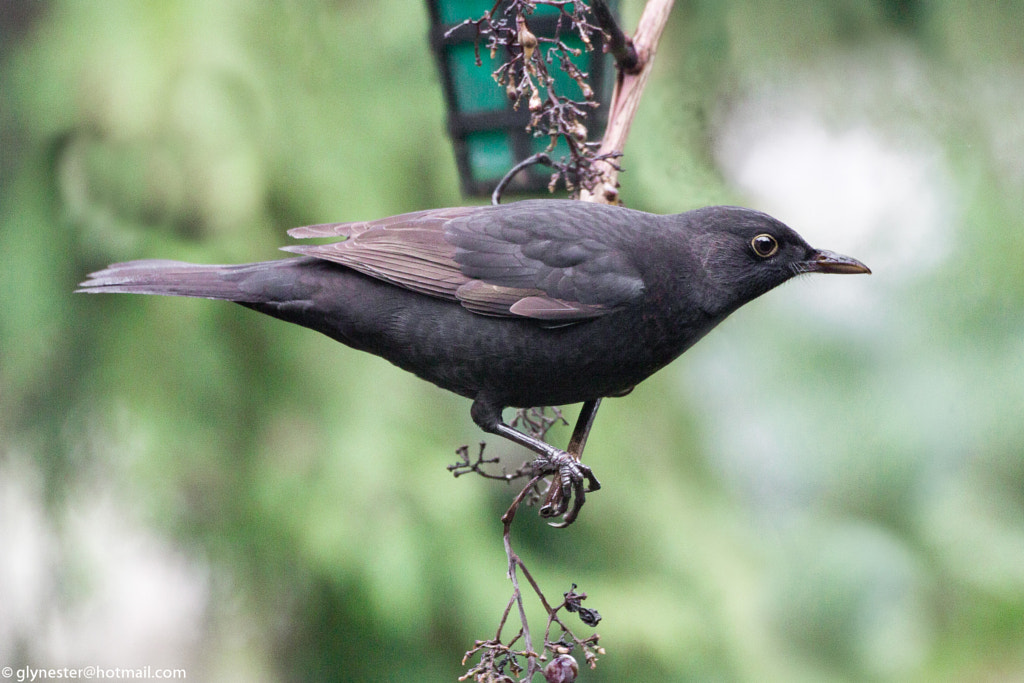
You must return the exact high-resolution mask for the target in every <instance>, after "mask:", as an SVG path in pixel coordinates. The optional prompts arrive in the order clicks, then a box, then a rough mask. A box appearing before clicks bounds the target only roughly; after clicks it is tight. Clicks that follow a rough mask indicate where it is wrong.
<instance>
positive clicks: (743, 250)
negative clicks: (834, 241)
mask: <svg viewBox="0 0 1024 683" xmlns="http://www.w3.org/2000/svg"><path fill="white" fill-rule="evenodd" d="M690 214H691V215H692V217H691V220H690V225H691V226H699V228H697V233H696V234H695V235H694V236H693V252H692V254H693V256H694V257H695V258H696V260H697V261H698V262H699V263H700V264H701V266H702V267H703V270H704V275H705V280H704V281H705V283H706V285H707V290H706V292H705V305H706V310H708V312H710V313H712V314H714V315H720V314H728V313H730V312H732V311H733V310H735V309H736V308H738V307H739V306H742V305H743V304H745V303H747V302H748V301H751V300H752V299H755V298H757V297H759V296H761V295H762V294H764V293H765V292H767V291H768V290H770V289H772V288H774V287H777V286H778V285H781V284H782V283H783V282H785V281H786V280H789V279H790V278H792V277H794V276H796V275H800V274H803V273H838V274H853V273H870V272H871V270H870V269H869V268H868V267H867V266H865V265H864V264H863V263H861V262H860V261H858V260H856V259H854V258H850V257H849V256H842V255H840V254H836V253H834V252H831V251H825V250H823V249H815V248H814V247H812V246H810V245H809V244H807V242H805V241H804V239H803V238H802V237H800V235H798V234H797V233H796V232H795V231H794V230H793V229H792V228H790V227H788V226H786V225H785V224H784V223H782V222H780V221H778V220H776V219H774V218H772V217H771V216H769V215H767V214H764V213H761V212H759V211H752V210H750V209H742V208H738V207H733V206H713V207H708V208H705V209H698V210H697V211H692V212H690Z"/></svg>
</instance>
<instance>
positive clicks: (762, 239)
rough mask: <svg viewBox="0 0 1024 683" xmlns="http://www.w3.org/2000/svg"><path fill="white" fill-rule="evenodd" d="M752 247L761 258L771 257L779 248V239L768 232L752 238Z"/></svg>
mask: <svg viewBox="0 0 1024 683" xmlns="http://www.w3.org/2000/svg"><path fill="white" fill-rule="evenodd" d="M750 248H751V249H753V250H754V253H755V254H757V255H758V256H760V257H761V258H769V257H771V256H774V255H775V252H777V251H778V250H779V241H778V240H776V239H775V238H774V237H772V236H771V235H769V234H768V233H766V232H762V233H761V234H760V235H758V236H757V237H755V238H754V239H752V240H750Z"/></svg>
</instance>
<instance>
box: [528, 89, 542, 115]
mask: <svg viewBox="0 0 1024 683" xmlns="http://www.w3.org/2000/svg"><path fill="white" fill-rule="evenodd" d="M542 106H544V105H543V103H542V102H541V101H540V91H538V90H537V89H536V88H534V90H533V92H531V93H530V111H540V108H541V107H542Z"/></svg>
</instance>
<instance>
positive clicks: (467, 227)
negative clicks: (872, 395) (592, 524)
mask: <svg viewBox="0 0 1024 683" xmlns="http://www.w3.org/2000/svg"><path fill="white" fill-rule="evenodd" d="M289 234H290V235H292V236H293V237H298V238H306V237H339V238H341V237H343V238H345V239H344V241H338V242H335V243H332V244H324V245H318V246H290V247H284V249H285V250H286V251H291V252H295V253H297V254H300V256H299V257H296V258H287V259H279V260H275V261H266V262H262V263H250V264H242V265H228V266H216V265H195V264H190V263H181V262H175V261H130V262H127V263H119V264H115V265H112V266H110V267H109V268H107V269H106V270H101V271H99V272H97V273H93V274H92V275H90V276H89V279H88V280H86V281H85V282H83V283H82V284H81V289H80V290H78V291H82V292H91V293H101V292H126V293H135V294H163V295H169V296H190V297H206V298H210V299H225V300H228V301H234V302H237V303H240V304H242V305H243V306H247V307H249V308H252V309H254V310H256V311H259V312H261V313H266V314H267V315H272V316H274V317H276V318H280V319H282V320H286V321H288V322H292V323H296V324H299V325H303V326H305V327H309V328H312V329H314V330H317V331H319V332H322V333H324V334H326V335H328V336H329V337H332V338H333V339H336V340H338V341H340V342H342V343H343V344H346V345H348V346H351V347H352V348H355V349H359V350H361V351H368V352H370V353H373V354H376V355H378V356H381V357H383V358H386V359H387V360H389V361H391V362H392V363H394V364H395V365H397V366H399V367H400V368H403V369H405V370H408V371H409V372H412V373H414V374H416V375H418V376H419V377H422V378H423V379H426V380H428V381H430V382H433V383H434V384H436V385H438V386H439V387H441V388H443V389H448V390H449V391H453V392H455V393H457V394H461V395H462V396H466V397H468V398H470V399H472V400H473V406H472V416H473V420H474V421H475V422H476V423H477V424H478V425H479V426H480V427H481V428H482V429H483V430H485V431H487V432H492V433H496V434H499V435H501V436H504V437H506V438H509V439H511V440H513V441H515V442H517V443H519V444H522V445H524V446H526V447H527V448H530V449H531V450H533V451H534V452H536V453H537V454H538V455H539V456H540V460H541V461H542V462H543V463H545V467H547V468H548V469H550V470H551V471H559V472H560V473H561V475H562V482H563V484H562V490H561V491H560V492H559V495H558V496H556V498H558V500H557V501H556V504H555V505H553V506H549V507H548V509H547V512H548V514H561V513H563V512H566V509H567V506H568V501H569V499H570V498H571V495H572V493H574V492H575V493H577V494H578V495H577V503H576V507H575V508H574V509H573V510H572V511H571V513H570V514H567V516H566V518H567V521H571V519H572V518H573V517H575V514H576V512H577V511H578V506H579V505H580V504H582V497H583V496H582V494H583V491H584V489H583V488H582V484H581V483H582V480H583V478H584V476H585V477H586V478H587V479H588V480H589V481H590V483H591V487H592V489H593V488H596V487H597V486H598V484H597V481H596V479H594V478H593V477H592V475H591V474H590V472H589V470H588V469H587V468H586V467H585V466H583V465H582V464H579V463H578V458H577V457H574V456H578V453H575V454H574V455H573V456H569V455H568V454H567V453H566V452H564V451H561V450H559V449H556V448H554V447H552V446H549V445H548V444H546V443H544V442H542V441H540V440H537V439H533V438H532V437H530V436H527V435H525V434H523V433H521V432H519V431H517V430H515V429H513V428H512V427H510V426H508V425H507V424H506V423H505V422H503V421H502V409H503V408H506V407H510V406H513V407H530V406H546V405H563V404H568V403H578V402H581V401H582V402H589V403H588V405H590V406H591V407H592V408H596V402H597V401H599V400H600V399H601V398H602V397H606V396H618V395H622V394H625V393H627V392H629V391H630V390H631V389H632V388H633V387H634V386H635V385H636V384H638V383H639V382H641V381H643V380H644V379H646V378H647V377H649V376H650V375H651V374H652V373H654V372H655V371H657V370H658V369H659V368H661V367H663V366H664V365H666V364H667V363H669V362H670V361H672V360H673V359H675V358H676V357H677V356H679V354H681V353H683V352H684V351H685V350H686V349H688V348H690V346H692V345H693V344H694V343H695V342H697V340H699V339H700V338H701V337H703V336H704V335H705V334H707V333H708V331H710V330H711V328H713V327H714V326H715V325H717V324H718V323H720V322H721V321H722V320H724V319H725V317H726V316H728V315H729V314H730V313H732V312H733V311H735V310H736V309H737V308H739V307H740V306H742V305H743V304H745V303H747V302H748V301H750V300H752V299H754V298H756V297H758V296H760V295H761V294H764V293H765V292H767V291H768V290H770V289H772V288H773V287H776V286H778V285H780V284H782V283H783V282H785V281H786V280H789V279H790V278H792V277H794V276H796V275H799V274H801V273H815V272H816V273H869V272H870V271H869V269H868V268H867V267H866V266H865V265H863V264H862V263H860V262H859V261H857V260H855V259H852V258H848V257H846V256H840V255H838V254H834V253H832V252H829V251H823V250H820V249H814V248H812V247H811V246H809V245H808V244H807V243H806V242H805V241H804V240H803V239H802V238H801V237H800V236H799V235H798V234H796V233H795V232H794V231H793V230H791V229H790V228H788V227H786V226H785V225H783V224H782V223H780V222H779V221H777V220H775V219H774V218H772V217H771V216H768V215H766V214H763V213H759V212H757V211H751V210H748V209H742V208H736V207H722V206H717V207H709V208H703V209H698V210H696V211H689V212H687V213H681V214H676V215H670V216H660V215H654V214H649V213H644V212H641V211H634V210H630V209H625V208H621V207H612V206H606V205H602V204H592V203H586V202H578V201H567V200H555V199H541V200H532V201H522V202H517V203H513V204H507V205H501V206H479V207H462V208H450V209H433V210H427V211H417V212H414V213H408V214H403V215H400V216H392V217H390V218H382V219H380V220H375V221H365V222H357V223H330V224H324V225H313V226H309V227H305V228H295V229H294V230H291V231H289ZM592 417H593V415H592V411H591V414H590V415H589V417H588V420H589V419H592ZM581 419H582V418H581ZM588 428H589V427H588ZM570 450H571V449H570ZM557 488H558V487H555V486H553V487H552V489H557ZM570 515H571V516H570Z"/></svg>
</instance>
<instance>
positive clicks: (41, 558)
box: [0, 0, 1024, 681]
mask: <svg viewBox="0 0 1024 683" xmlns="http://www.w3.org/2000/svg"><path fill="white" fill-rule="evenodd" d="M640 7H641V3H640V2H639V1H638V0H632V1H631V2H624V3H623V12H624V14H625V18H624V24H625V26H627V27H632V26H634V25H635V22H636V18H637V16H638V14H639V10H640ZM426 16H427V14H426V9H425V7H424V6H423V5H422V4H421V3H420V2H417V1H414V0H406V1H401V2H400V1H397V0H395V1H387V2H365V1H363V0H347V1H346V0H335V1H334V2H326V1H324V2H314V1H308V2H298V1H296V2H287V1H283V0H282V1H279V2H266V3H252V2H243V1H240V0H202V1H201V2H200V1H196V0H180V1H178V2H139V1H137V0H107V1H106V2H102V3H100V2H56V1H52V2H42V1H39V2H36V1H32V0H5V1H4V2H2V3H0V312H2V314H0V546H2V548H3V550H2V551H0V665H10V666H14V667H18V666H24V665H30V666H35V667H57V666H84V665H87V664H95V665H101V666H111V667H113V666H120V667H134V666H145V665H150V666H152V667H178V668H181V667H183V668H186V669H187V671H188V674H189V675H188V678H189V680H199V681H214V680H250V681H308V680H338V681H408V680H417V681H451V680H454V679H455V678H456V677H457V676H458V675H460V674H461V673H462V672H463V671H464V670H465V667H462V666H460V664H459V660H460V658H461V656H462V653H463V652H464V651H465V650H467V649H469V648H470V647H471V646H472V643H473V640H474V639H477V638H486V637H489V636H490V635H491V634H492V633H493V631H494V629H495V628H496V625H497V621H498V618H499V617H500V614H501V611H502V609H503V607H504V605H505V601H506V599H507V596H508V594H509V587H508V584H507V581H506V579H505V576H504V553H503V551H502V547H501V541H500V524H499V522H498V516H499V514H500V513H501V511H502V510H503V509H504V508H505V507H506V506H507V504H508V501H509V500H510V498H511V496H512V494H513V489H510V488H507V487H506V486H504V485H502V484H498V483H495V482H488V481H483V480H479V479H475V478H471V477H467V478H462V479H459V480H454V479H453V478H452V477H451V476H450V475H449V474H448V473H447V472H446V471H445V469H444V465H445V464H447V463H449V462H452V461H454V459H455V457H454V454H453V451H454V449H455V447H456V446H458V445H459V444H463V443H469V444H475V443H476V442H477V441H478V440H479V439H480V437H481V434H480V432H479V431H478V430H477V429H476V428H475V427H474V426H473V424H472V422H471V421H470V419H469V410H468V408H469V402H468V401H466V400H464V399H461V398H458V397H455V396H450V395H447V394H445V393H444V392H441V391H440V390H437V389H435V388H434V387H432V386H430V385H427V384H426V383H424V382H421V381H420V380H418V379H416V378H414V377H412V376H409V375H406V374H404V373H402V372H400V371H398V370H396V369H394V368H393V367H392V366H390V365H389V364H387V363H386V362H384V361H382V360H379V359H376V358H373V357H369V356H366V355H363V354H359V353H357V352H354V351H351V350H349V349H346V348H344V347H342V346H340V345H338V344H336V343H334V342H331V341H329V340H328V339H327V338H326V337H321V336H319V335H317V334H315V333H313V332H310V331H308V330H304V329H301V328H298V327H293V326H288V325H286V324H284V323H280V322H278V321H275V320H272V319H270V318H263V317H260V316H258V315H256V314H254V313H252V312H250V311H247V310H244V309H242V308H241V307H236V306H231V305H226V304H224V303H219V302H210V301H195V300H172V299H161V298H158V297H152V298H150V297H128V296H109V297H87V296H84V295H75V294H72V293H71V292H72V290H73V289H74V286H75V284H76V283H77V282H78V281H80V280H81V279H83V276H84V275H85V274H86V273H87V272H89V271H91V270H96V269H98V268H100V267H102V266H104V265H106V264H108V263H110V262H114V261H121V260H127V259H132V258H177V259H186V260H196V261H202V262H237V261H255V260H263V259H268V258H274V257H275V255H276V254H277V253H278V252H277V251H276V247H278V246H280V245H282V244H286V243H287V237H286V236H285V234H284V231H285V230H286V229H287V228H289V227H293V226H297V225H303V224H309V223H316V222H324V221H345V220H358V219H369V218H375V217H381V216H386V215H390V214H395V213H399V212H403V211H412V210H416V209H422V208H428V207H438V206H445V205H455V204H459V203H462V202H463V201H465V200H463V199H462V198H460V196H459V195H458V190H457V187H458V183H457V178H456V176H455V170H454V162H453V158H452V152H451V149H450V146H449V144H448V141H447V139H446V137H445V134H444V112H443V108H442V99H441V93H440V88H439V85H438V79H437V76H436V73H435V70H434V64H433V62H432V60H431V55H430V54H429V51H428V48H427V42H426V31H427V18H426ZM1022 27H1024V4H1022V3H1021V2H1013V1H1004V2H991V3H962V2H952V1H950V0H934V1H931V2H928V1H926V0H871V1H869V0H842V1H839V2H837V1H835V0H828V1H824V0H805V1H803V2H795V1H792V0H776V1H774V2H768V1H766V0H754V1H748V2H721V1H719V0H704V1H692V2H677V6H676V8H675V10H674V12H673V16H672V19H671V23H670V25H669V26H668V28H667V30H666V32H665V35H664V37H663V40H662V43H661V49H660V52H659V54H658V62H657V64H656V68H655V71H654V75H653V77H652V81H651V84H650V87H649V89H648V92H647V95H646V96H645V98H644V101H643V104H642V107H641V111H640V114H639V117H638V119H637V120H636V122H635V124H634V126H633V133H632V137H631V139H630V144H629V147H628V148H627V150H626V152H627V153H626V156H625V158H624V159H623V163H624V166H625V168H626V172H625V173H624V174H623V176H622V183H623V191H622V196H623V198H624V199H625V201H626V202H627V203H628V204H629V205H630V206H632V207H635V208H641V209H646V210H651V211H656V212H675V211H683V210H686V209H690V208H694V207H697V206H700V205H705V204H710V203H737V204H744V205H748V206H752V207H754V208H758V209H762V210H765V211H768V212H770V213H773V214H774V215H776V216H777V217H779V218H780V219H782V220H784V221H786V222H787V223H789V224H790V225H792V226H793V227H794V228H796V229H797V230H798V231H799V232H801V234H803V235H804V237H806V238H807V239H808V241H809V242H811V243H812V244H814V245H816V246H820V247H824V248H829V249H834V250H836V251H840V252H842V253H849V254H851V255H853V256H856V257H857V258H860V259H862V260H863V261H865V262H866V263H868V264H869V265H870V266H872V268H873V269H874V271H875V274H874V275H872V276H870V277H858V278H839V277H817V278H803V279H800V280H798V281H797V282H795V283H792V284H789V285H787V286H785V287H783V288H781V289H780V290H778V291H775V292H772V293H770V294H769V295H767V296H765V297H764V298H763V299H760V300H758V301H756V302H754V303H753V304H751V305H749V306H747V307H746V308H744V309H742V310H741V311H740V312H738V313H737V314H735V315H734V316H733V317H732V318H731V319H730V320H728V321H727V322H726V323H725V324H724V325H722V326H721V327H720V328H719V329H718V330H716V331H715V332H713V333H712V334H711V335H710V336H709V337H708V338H707V339H706V340H705V341H704V342H702V343H701V344H699V345H698V346H697V347H696V348H694V349H693V350H692V351H691V352H689V353H687V354H686V356H684V358H683V359H681V360H680V361H677V362H676V363H674V364H673V365H672V366H671V367H669V368H668V369H667V370H665V371H663V372H661V373H660V374H658V375H657V376H655V377H654V378H652V379H651V380H649V381H648V382H647V383H645V384H644V385H642V386H641V387H639V388H638V389H637V390H636V391H635V392H633V394H631V395H630V396H628V397H626V398H623V399H616V400H610V401H607V402H606V403H605V405H604V406H603V407H602V409H601V414H600V415H599V416H598V420H597V424H596V427H595V429H594V431H593V434H592V438H591V440H590V445H589V447H588V451H587V459H588V461H589V462H590V463H591V465H593V467H594V468H595V471H596V472H597V473H598V474H599V476H600V477H601V480H602V482H603V483H604V484H605V488H604V489H603V490H602V491H601V492H600V493H599V494H596V495H594V496H592V497H590V499H589V503H588V505H587V508H586V509H585V510H584V513H583V515H582V517H581V519H580V521H579V522H577V523H576V524H575V525H574V526H573V527H572V528H571V529H569V530H554V529H551V528H549V527H547V526H546V525H545V524H544V523H543V522H542V521H540V520H538V519H536V517H535V515H533V514H532V511H529V512H528V513H527V514H522V515H520V518H519V519H518V520H517V529H516V538H517V539H518V544H519V550H520V552H521V554H522V555H523V557H524V559H525V561H526V562H527V564H528V565H529V566H530V567H531V568H532V569H533V570H534V571H535V573H536V575H537V576H538V578H539V580H540V581H541V583H542V585H543V586H544V588H545V589H546V591H547V592H548V595H549V596H558V595H560V594H561V592H563V591H565V590H568V588H569V584H570V583H571V582H576V583H578V584H579V585H580V588H581V590H584V591H586V592H587V593H588V594H589V595H590V599H589V600H588V602H587V605H588V606H590V607H593V608H596V609H598V610H599V611H600V612H601V614H602V615H603V616H604V621H603V622H602V623H601V624H600V626H599V627H598V629H597V630H598V632H600V633H601V635H602V645H604V646H605V647H606V648H607V650H608V653H607V655H606V656H604V657H602V658H601V661H600V664H599V667H598V669H597V670H596V671H594V672H589V671H588V672H586V673H585V676H583V677H581V680H587V681H625V680H630V681H691V680H692V681H766V680H767V681H1012V680H1017V681H1020V680H1024V30H1022ZM567 414H568V415H570V416H573V417H574V416H575V408H573V409H570V410H568V411H567ZM554 438H555V439H556V440H561V441H559V442H560V443H564V440H565V439H566V438H567V430H564V429H563V430H562V431H561V432H559V433H558V434H557V435H556V436H555V437H554ZM490 442H491V443H490V446H489V449H490V451H491V452H492V453H494V454H502V455H503V456H504V457H505V458H506V459H507V461H508V462H509V463H510V464H511V465H512V466H515V465H517V464H518V463H519V462H520V461H521V460H522V459H523V458H524V457H525V454H523V453H522V452H519V451H517V450H515V449H514V448H512V447H511V446H507V445H505V444H503V443H498V442H496V441H495V440H494V439H490ZM534 613H535V614H536V612H534ZM535 628H539V625H538V626H535ZM590 632H591V630H590V629H588V628H586V627H583V626H582V625H580V628H579V633H581V634H583V635H586V634H588V633H590Z"/></svg>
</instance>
